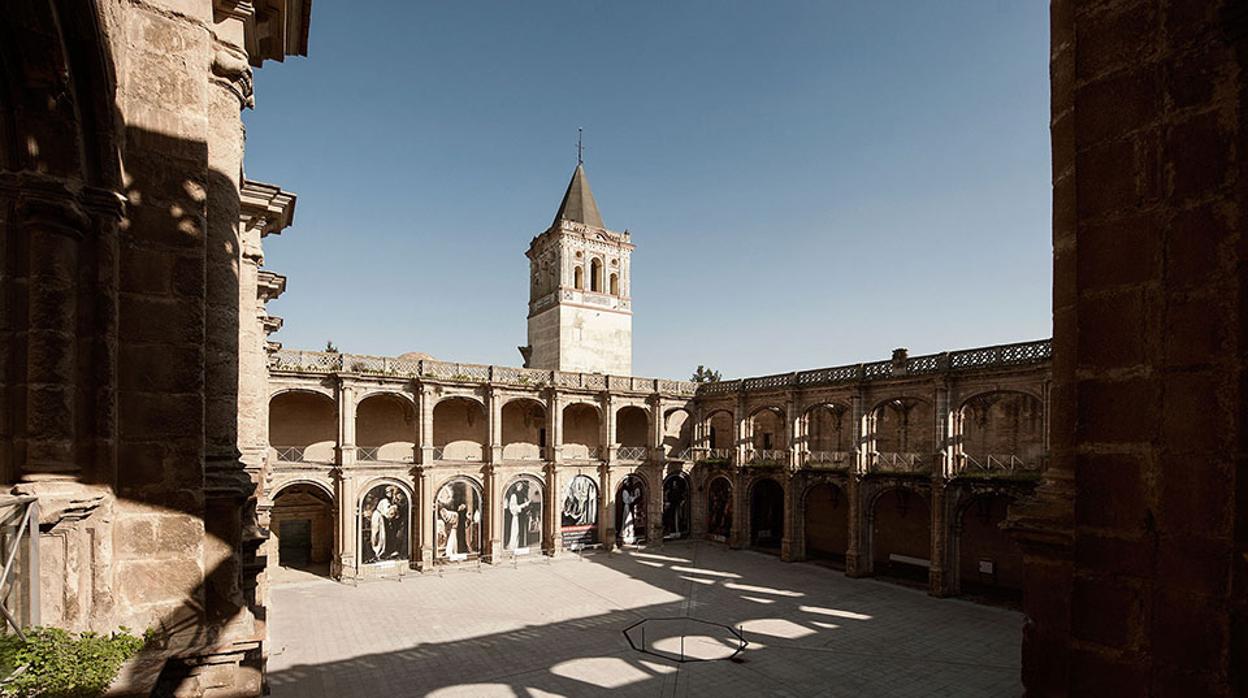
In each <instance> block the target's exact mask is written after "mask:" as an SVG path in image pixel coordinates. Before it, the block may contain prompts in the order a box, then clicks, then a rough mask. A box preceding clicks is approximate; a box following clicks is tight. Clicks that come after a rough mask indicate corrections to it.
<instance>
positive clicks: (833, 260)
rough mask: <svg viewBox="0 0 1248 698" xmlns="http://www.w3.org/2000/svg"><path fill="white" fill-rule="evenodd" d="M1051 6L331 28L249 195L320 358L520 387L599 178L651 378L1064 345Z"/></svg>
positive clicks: (819, 5) (268, 137)
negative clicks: (414, 354) (534, 334)
mask: <svg viewBox="0 0 1248 698" xmlns="http://www.w3.org/2000/svg"><path fill="white" fill-rule="evenodd" d="M1047 11H1048V10H1047V3H1042V2H1030V1H1026V2H1025V1H1022V0H1015V1H1011V2H1001V1H996V2H989V1H982V2H960V1H954V0H950V1H947V2H939V3H937V2H926V1H918V0H912V1H911V2H900V1H898V2H889V1H882V0H874V1H870V2H867V1H862V2H841V1H837V0H770V1H768V2H761V1H751V2H746V1H743V0H742V1H739V0H663V1H658V0H648V1H638V2H611V1H609V0H533V1H529V2H515V1H514V0H507V1H502V0H500V1H497V2H485V1H477V0H455V1H451V0H441V1H438V2H433V1H410V2H409V1H404V2H389V3H383V2H372V3H368V7H367V9H366V8H365V7H364V6H362V5H360V4H358V3H348V2H331V1H324V2H320V1H318V2H317V3H316V4H315V7H314V10H313V18H312V29H311V39H310V47H309V53H310V56H309V57H308V58H306V59H297V58H292V59H288V60H287V62H286V63H285V64H276V63H269V64H267V65H266V66H265V67H264V68H263V69H261V70H259V71H257V77H256V102H257V108H256V110H255V111H252V112H248V113H247V114H246V115H245V117H244V118H245V121H246V124H247V136H248V137H247V160H246V170H247V175H248V177H250V178H252V179H257V180H260V181H265V182H272V183H275V184H279V185H281V186H282V187H283V188H284V189H286V190H288V191H293V192H296V193H297V194H298V195H299V200H298V204H297V207H296V216H295V225H294V226H293V227H292V228H291V229H289V230H287V231H286V232H285V233H284V234H283V235H282V236H280V237H270V238H268V239H267V240H266V241H265V253H266V266H267V267H269V268H270V269H272V270H274V271H276V272H278V273H282V274H285V275H287V276H288V278H289V284H288V288H287V291H286V293H285V295H284V296H283V297H282V298H280V299H279V300H277V301H275V302H273V303H272V304H271V306H270V310H271V312H273V313H274V314H276V315H279V316H281V317H283V318H284V319H285V321H286V324H285V327H284V328H283V329H282V330H281V332H280V333H279V334H278V335H276V338H277V339H279V340H280V341H282V342H283V343H284V344H285V346H287V347H291V348H309V349H319V348H322V347H324V345H325V342H326V340H327V339H332V340H333V341H334V343H335V344H336V345H337V346H338V347H339V348H340V349H341V350H343V351H348V352H355V353H371V354H385V355H395V354H399V353H402V352H405V351H424V352H428V353H430V354H433V355H434V356H436V357H438V358H442V359H448V360H454V361H465V362H480V363H498V364H506V365H519V363H520V355H519V353H518V352H517V351H516V347H517V346H518V345H520V344H524V343H525V327H526V324H525V314H526V310H527V294H528V286H527V279H528V276H527V274H528V266H527V260H526V259H525V257H524V251H525V249H526V248H527V246H528V243H529V240H530V239H531V238H532V237H533V236H534V235H536V234H538V233H540V232H541V231H542V230H543V229H544V228H545V227H546V226H548V225H549V224H550V220H551V217H552V216H553V215H554V212H555V209H556V208H557V206H558V204H559V200H560V198H561V196H562V195H563V190H564V188H565V187H566V185H567V181H568V178H569V177H570V176H571V173H572V169H573V168H574V167H575V164H576V147H575V144H576V129H577V128H578V127H584V129H585V139H586V155H585V164H586V170H587V172H588V174H589V178H590V182H591V184H592V186H593V190H594V194H595V197H596V198H597V200H598V204H599V207H600V208H601V210H602V214H603V218H604V219H605V220H606V223H607V225H608V227H610V228H612V229H614V230H624V229H628V230H629V231H630V232H631V233H632V236H633V242H634V243H635V244H636V245H637V249H636V251H635V252H634V253H633V261H632V273H633V279H632V291H633V305H634V318H633V366H634V372H635V373H636V374H637V375H644V376H664V377H675V378H686V377H688V374H689V373H690V372H691V371H692V370H693V368H694V367H695V366H696V365H697V364H707V365H710V366H713V367H715V368H717V369H719V370H721V371H722V372H723V373H724V376H725V378H727V377H736V376H742V375H758V374H766V373H775V372H781V371H789V370H796V369H805V368H815V367H819V366H829V365H836V364H843V363H854V362H858V361H873V360H878V359H882V358H887V356H888V354H889V352H890V351H891V350H892V349H893V348H894V347H898V346H906V347H909V348H910V350H911V353H912V354H917V353H927V352H935V351H942V350H945V349H957V348H964V347H971V346H979V345H985V344H995V343H1002V342H1010V341H1020V340H1027V339H1037V338H1041V337H1047V336H1049V334H1050V332H1051V329H1050V328H1051V313H1050V283H1051V269H1050V253H1051V245H1050V223H1049V221H1050V218H1049V213H1050V200H1051V199H1050V186H1049V175H1050V164H1049V149H1048V62H1047V61H1048V16H1047Z"/></svg>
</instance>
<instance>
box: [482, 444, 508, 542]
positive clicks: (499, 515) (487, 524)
mask: <svg viewBox="0 0 1248 698" xmlns="http://www.w3.org/2000/svg"><path fill="white" fill-rule="evenodd" d="M481 473H482V476H483V479H484V480H485V487H484V488H483V489H484V494H485V506H484V507H483V508H484V510H485V511H484V519H485V520H484V521H483V522H482V526H481V528H482V530H483V531H485V533H486V536H485V537H486V540H487V541H488V542H487V544H486V545H483V546H481V557H482V559H484V560H485V561H486V562H489V563H497V562H502V561H503V501H502V488H503V485H504V484H505V483H502V482H499V479H500V478H499V474H498V469H497V466H495V465H492V464H488V463H487V464H486V465H484V466H483V467H482V468H481Z"/></svg>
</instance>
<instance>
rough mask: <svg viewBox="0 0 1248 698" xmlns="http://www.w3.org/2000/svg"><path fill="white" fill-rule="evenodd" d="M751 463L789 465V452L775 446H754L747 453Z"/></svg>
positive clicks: (746, 458) (746, 460)
mask: <svg viewBox="0 0 1248 698" xmlns="http://www.w3.org/2000/svg"><path fill="white" fill-rule="evenodd" d="M745 462H746V463H748V464H750V465H788V463H789V452H788V451H782V450H779V449H774V448H752V449H750V450H749V451H748V452H747V453H746V455H745Z"/></svg>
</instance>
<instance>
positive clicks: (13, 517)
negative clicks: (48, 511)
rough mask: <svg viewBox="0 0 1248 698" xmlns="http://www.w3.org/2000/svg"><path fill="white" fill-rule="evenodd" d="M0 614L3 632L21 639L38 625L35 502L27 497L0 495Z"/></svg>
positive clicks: (37, 541) (37, 544)
mask: <svg viewBox="0 0 1248 698" xmlns="http://www.w3.org/2000/svg"><path fill="white" fill-rule="evenodd" d="M0 556H2V557H3V560H4V571H3V572H2V573H0V615H2V616H4V622H5V628H6V632H7V629H8V628H12V630H13V632H14V633H16V634H17V636H18V637H19V638H21V639H22V640H25V639H26V633H24V632H23V631H22V629H23V628H29V627H31V626H35V625H39V502H38V499H37V498H36V497H33V496H29V495H0Z"/></svg>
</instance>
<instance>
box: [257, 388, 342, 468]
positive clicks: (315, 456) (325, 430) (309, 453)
mask: <svg viewBox="0 0 1248 698" xmlns="http://www.w3.org/2000/svg"><path fill="white" fill-rule="evenodd" d="M269 443H271V444H273V446H274V447H278V448H284V447H288V446H294V447H298V448H302V449H304V460H307V461H309V462H314V463H332V462H334V448H335V446H337V445H338V410H337V408H336V406H335V404H334V401H333V400H331V399H330V398H328V397H326V396H324V395H320V394H318V393H309V392H299V391H294V392H288V393H282V394H280V395H276V396H274V397H273V399H272V401H271V402H270V403H269Z"/></svg>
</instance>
